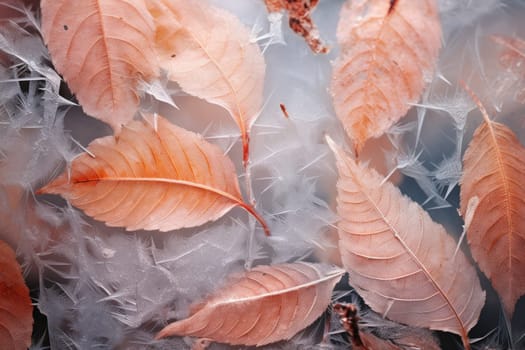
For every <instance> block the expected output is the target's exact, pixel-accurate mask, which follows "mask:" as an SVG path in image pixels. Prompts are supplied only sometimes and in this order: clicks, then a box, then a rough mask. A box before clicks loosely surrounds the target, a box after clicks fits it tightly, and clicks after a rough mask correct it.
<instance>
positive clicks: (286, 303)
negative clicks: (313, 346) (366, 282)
mask: <svg viewBox="0 0 525 350" xmlns="http://www.w3.org/2000/svg"><path fill="white" fill-rule="evenodd" d="M343 273H344V271H343V270H341V269H339V268H337V267H333V266H330V265H323V264H309V263H295V264H281V265H273V266H258V267H256V268H254V269H253V270H251V271H248V272H246V273H244V274H243V275H242V276H239V277H238V278H237V279H236V280H235V281H233V282H232V283H230V284H228V285H227V286H225V287H223V288H222V289H219V290H218V291H216V292H215V293H214V294H213V295H212V296H210V297H209V298H207V299H206V300H205V301H204V302H202V303H200V304H198V305H197V306H196V307H195V308H194V309H193V310H192V312H191V315H190V317H189V318H187V319H184V320H181V321H177V322H174V323H171V324H169V325H168V326H166V327H165V328H164V329H163V330H161V331H160V332H159V334H158V335H157V339H158V338H164V337H168V336H172V335H179V336H195V337H201V338H208V339H212V340H213V341H216V342H221V343H228V344H237V345H241V344H242V345H257V346H259V345H265V344H269V343H273V342H276V341H280V340H286V339H290V338H291V337H292V336H294V335H295V334H296V333H297V332H299V331H300V330H302V329H304V328H306V327H307V326H308V325H310V324H311V323H312V322H314V321H315V320H316V319H317V318H318V317H319V316H321V314H322V313H323V311H324V310H325V309H326V308H327V307H328V304H329V303H330V298H331V295H332V289H333V288H334V286H335V284H336V283H337V282H338V281H339V279H340V278H341V276H342V275H343Z"/></svg>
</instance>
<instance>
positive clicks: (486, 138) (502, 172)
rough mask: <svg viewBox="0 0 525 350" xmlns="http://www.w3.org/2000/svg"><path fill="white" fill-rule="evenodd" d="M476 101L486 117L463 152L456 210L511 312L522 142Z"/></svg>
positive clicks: (521, 216) (517, 269)
mask: <svg viewBox="0 0 525 350" xmlns="http://www.w3.org/2000/svg"><path fill="white" fill-rule="evenodd" d="M480 107H481V110H482V113H483V116H484V119H485V121H484V123H483V124H482V125H480V126H479V127H478V128H477V129H476V131H475V133H474V136H473V138H472V141H471V142H470V144H469V146H468V148H467V150H466V151H465V155H464V157H463V164H464V168H463V175H462V177H461V192H460V196H461V206H460V211H461V214H462V215H463V217H465V226H466V232H467V239H468V241H469V244H470V249H471V251H472V256H473V257H474V259H475V260H476V261H477V263H478V265H479V267H480V269H481V271H483V272H484V273H485V274H486V275H487V277H489V279H490V280H491V282H492V285H493V286H494V289H496V291H497V292H498V294H499V295H500V297H501V299H502V302H503V305H504V308H505V311H506V313H507V314H508V315H509V316H512V314H513V312H514V306H515V304H516V301H517V300H518V299H519V297H520V296H521V295H523V294H525V250H524V249H523V247H524V244H525V187H523V186H524V185H523V184H525V148H524V147H523V146H522V145H521V144H520V142H519V140H518V139H517V137H516V135H515V134H514V133H513V132H512V130H510V129H509V128H508V127H507V126H505V125H503V124H500V123H497V122H494V121H492V120H490V118H489V117H488V115H487V112H486V111H485V109H484V108H483V107H482V106H480ZM476 202H478V203H477V206H475V209H474V210H469V205H470V206H471V207H472V203H476ZM468 216H470V218H468Z"/></svg>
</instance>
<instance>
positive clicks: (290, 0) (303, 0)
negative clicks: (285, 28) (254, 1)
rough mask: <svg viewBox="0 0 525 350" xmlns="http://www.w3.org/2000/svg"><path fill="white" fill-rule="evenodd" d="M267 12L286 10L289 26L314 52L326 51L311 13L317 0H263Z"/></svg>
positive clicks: (326, 48)
mask: <svg viewBox="0 0 525 350" xmlns="http://www.w3.org/2000/svg"><path fill="white" fill-rule="evenodd" d="M264 2H265V4H266V8H267V9H268V12H269V13H273V12H280V11H283V10H285V11H287V12H288V18H289V22H288V23H289V26H290V28H291V29H292V30H293V31H294V32H296V33H297V34H299V35H300V36H302V37H303V38H304V40H305V41H306V43H307V44H308V46H309V47H310V49H311V50H312V51H313V52H314V53H327V52H328V51H329V49H328V47H326V45H325V44H324V43H323V41H322V40H321V39H320V37H319V30H318V29H317V26H316V25H315V23H314V22H313V21H312V17H311V13H312V11H313V10H314V8H315V7H316V6H317V4H318V3H319V0H264Z"/></svg>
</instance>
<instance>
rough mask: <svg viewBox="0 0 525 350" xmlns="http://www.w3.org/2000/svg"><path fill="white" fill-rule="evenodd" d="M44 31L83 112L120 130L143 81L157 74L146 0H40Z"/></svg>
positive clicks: (132, 110)
mask: <svg viewBox="0 0 525 350" xmlns="http://www.w3.org/2000/svg"><path fill="white" fill-rule="evenodd" d="M40 7H41V10H42V34H43V36H44V40H45V42H46V44H47V47H48V49H49V52H50V54H51V58H52V61H53V64H54V65H55V68H56V69H57V70H58V72H59V73H60V74H62V76H63V77H64V80H65V81H66V82H67V84H68V86H69V88H70V89H71V91H72V92H73V93H74V94H75V95H76V96H77V98H78V101H79V102H80V104H81V105H82V107H83V109H84V111H85V112H86V113H87V114H89V115H91V116H93V117H95V118H98V119H100V120H102V121H104V122H106V123H108V124H110V125H111V127H112V128H113V129H114V130H115V132H119V131H120V127H121V125H123V124H125V123H127V122H128V121H129V120H131V119H132V118H133V116H134V115H135V113H136V111H137V109H138V106H139V96H138V93H137V89H138V83H139V82H140V81H141V80H146V81H147V80H150V79H152V78H154V77H156V76H157V75H158V70H159V68H158V63H157V57H156V55H155V50H154V39H155V25H154V22H153V18H152V17H151V15H150V14H149V12H148V10H147V8H146V5H145V3H144V0H82V1H71V0H42V2H41V5H40Z"/></svg>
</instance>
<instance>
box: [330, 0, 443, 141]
mask: <svg viewBox="0 0 525 350" xmlns="http://www.w3.org/2000/svg"><path fill="white" fill-rule="evenodd" d="M440 37H441V28H440V23H439V16H438V11H437V5H436V2H435V0H418V1H411V0H397V1H389V0H356V1H347V2H346V3H345V4H344V5H343V8H342V10H341V17H340V20H339V26H338V29H337V39H338V41H339V44H340V46H341V54H340V55H339V58H338V59H337V60H336V61H335V63H334V67H333V74H332V83H331V93H332V96H333V101H334V108H335V112H336V114H337V117H338V118H339V119H340V120H341V121H342V123H343V125H344V127H345V130H346V131H347V133H348V135H349V136H350V138H351V139H352V140H353V141H354V143H355V147H356V149H357V151H359V150H360V149H361V148H362V147H363V145H364V143H365V142H366V140H368V139H369V138H372V137H379V136H381V135H382V134H383V133H384V132H385V131H386V130H388V128H390V127H391V126H392V125H393V124H394V123H396V122H397V121H398V120H399V119H400V118H401V117H402V116H403V115H404V114H405V113H406V112H407V111H408V109H409V103H410V102H416V101H417V99H418V98H419V96H420V95H421V93H422V91H423V88H424V86H425V80H426V77H427V76H428V75H429V74H430V73H431V71H432V69H433V66H434V62H435V61H436V59H437V56H438V51H439V48H440V46H441V40H440Z"/></svg>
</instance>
